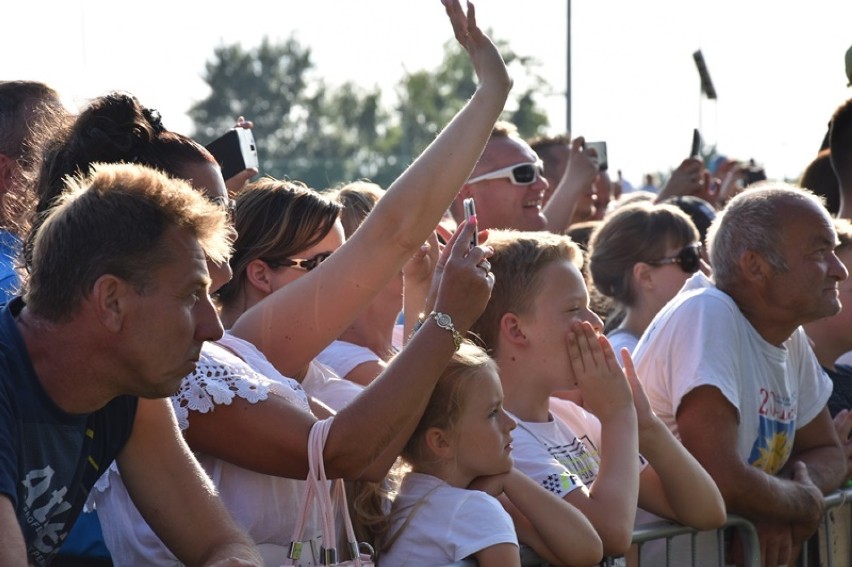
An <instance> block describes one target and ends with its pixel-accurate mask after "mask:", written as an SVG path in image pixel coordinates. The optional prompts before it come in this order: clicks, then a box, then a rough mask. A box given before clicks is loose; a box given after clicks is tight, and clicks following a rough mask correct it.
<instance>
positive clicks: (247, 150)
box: [205, 128, 259, 181]
mask: <svg viewBox="0 0 852 567" xmlns="http://www.w3.org/2000/svg"><path fill="white" fill-rule="evenodd" d="M205 147H206V148H207V150H208V151H209V152H210V153H211V154H213V157H214V158H216V161H217V162H219V165H220V166H221V167H222V177H224V178H225V180H226V181H227V180H228V179H230V178H232V177H233V176H235V175H236V174H238V173H240V172H241V171H245V170H246V169H250V168H255V169H259V163H258V159H257V147H256V146H255V144H254V134H252V133H251V130H250V129H248V128H233V129H231V130H228V131H227V132H225V134H223V135H222V136H220V137H218V138H216V139H215V140H213V141H212V142H210V143H209V144H207V145H206V146H205Z"/></svg>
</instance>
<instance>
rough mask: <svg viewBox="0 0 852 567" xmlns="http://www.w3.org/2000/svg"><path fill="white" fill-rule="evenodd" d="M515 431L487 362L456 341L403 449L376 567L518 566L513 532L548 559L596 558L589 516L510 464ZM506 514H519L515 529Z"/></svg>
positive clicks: (585, 561)
mask: <svg viewBox="0 0 852 567" xmlns="http://www.w3.org/2000/svg"><path fill="white" fill-rule="evenodd" d="M514 428H515V422H514V420H513V419H512V418H511V417H509V416H508V415H507V414H506V412H505V411H503V391H502V389H501V387H500V380H499V378H498V376H497V368H496V364H495V363H494V361H493V360H491V358H490V357H489V356H488V355H487V354H485V352H484V351H483V350H482V349H480V348H478V347H475V346H473V345H471V344H467V343H465V344H463V345H462V347H461V349H460V350H459V351H458V352H457V353H456V354H455V355H454V356H453V358H452V360H451V361H450V363H449V364H448V365H447V369H446V370H445V371H444V373H443V374H442V376H441V378H440V379H439V380H438V383H437V384H436V386H435V390H434V392H433V394H432V397H431V399H430V400H429V404H428V406H427V407H426V411H425V412H424V414H423V417H422V419H421V420H420V423H419V424H418V425H417V428H416V430H415V432H414V434H413V435H412V436H411V439H410V440H409V441H408V443H407V444H406V446H405V449H404V450H403V453H402V456H403V458H404V459H405V461H407V462H408V463H409V464H410V465H411V472H409V473H408V474H407V475H406V476H405V477H404V479H403V481H402V486H401V488H400V491H399V494H398V495H397V497H396V499H395V500H394V503H393V508H392V512H391V516H390V528H389V530H388V536H387V538H386V540H385V543H384V546H383V551H382V552H381V553H380V555H379V558H380V563H381V564H384V565H407V566H409V567H418V566H422V567H427V566H428V567H432V566H434V565H445V564H448V563H452V562H455V561H460V560H463V559H467V558H470V559H475V560H476V562H477V564H478V565H480V567H487V566H500V567H503V566H512V565H520V554H519V548H518V534H520V535H521V537H522V540H523V541H524V542H526V543H529V544H530V545H531V546H532V547H533V549H534V550H535V551H536V552H537V553H538V554H539V555H540V556H542V557H543V558H544V559H546V560H547V561H548V562H550V563H553V564H559V565H562V564H572V565H575V564H583V565H588V564H593V563H595V562H597V561H600V559H601V557H602V554H603V550H602V545H601V541H600V538H599V537H598V536H597V534H596V533H595V531H594V529H593V528H592V526H591V524H590V523H589V522H588V520H586V519H585V517H583V516H582V514H580V513H579V512H578V511H577V510H576V509H575V508H573V507H572V506H571V505H569V504H567V503H565V502H564V501H562V500H561V499H560V498H558V497H556V496H555V495H553V494H551V493H549V492H548V491H547V490H545V489H544V488H542V487H540V486H539V485H538V484H536V483H535V482H534V481H532V480H531V479H529V478H528V477H526V476H525V475H523V474H521V473H519V472H517V471H515V470H514V469H513V468H512V455H511V451H512V436H511V431H512V430H513V429H514ZM496 497H500V500H498V499H497V498H496ZM501 503H502V505H501ZM504 506H505V507H506V508H505V509H504ZM507 509H508V510H509V511H508V512H507ZM516 512H517V513H516ZM513 518H518V519H520V518H523V520H522V523H521V524H519V525H518V528H517V529H518V532H517V533H516V529H515V527H514V525H513ZM566 534H570V537H566Z"/></svg>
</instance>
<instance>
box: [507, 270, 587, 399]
mask: <svg viewBox="0 0 852 567" xmlns="http://www.w3.org/2000/svg"><path fill="white" fill-rule="evenodd" d="M538 281H539V284H538V290H536V295H535V299H534V300H533V304H532V309H531V310H530V312H529V313H525V314H516V316H517V318H518V325H519V332H520V333H521V334H522V335H523V339H524V345H525V348H526V349H527V354H528V356H527V357H526V360H529V361H530V364H535V365H536V368H535V369H533V368H530V372H531V373H535V374H536V376H538V377H541V378H542V382H541V383H542V386H543V387H546V388H550V391H551V392H552V391H557V390H565V389H571V388H573V387H574V386H575V382H576V380H575V379H574V373H573V371H572V369H571V363H570V359H569V358H568V343H567V337H568V333H569V332H571V327H572V326H573V324H574V323H576V322H578V321H588V322H589V323H591V325H592V326H593V327H594V328H595V330H597V331H598V332H600V330H601V329H602V328H603V322H602V321H601V320H600V317H598V316H597V315H596V314H595V313H594V312H593V311H592V310H591V309H589V292H588V290H587V289H586V283H585V281H584V280H583V276H582V275H581V274H580V271H579V270H578V269H577V267H576V266H575V265H574V264H572V263H571V262H570V261H569V260H556V261H554V262H551V263H550V264H548V265H546V266H545V267H543V268H542V269H541V272H540V273H539V275H538ZM546 377H550V380H545V379H544V378H546Z"/></svg>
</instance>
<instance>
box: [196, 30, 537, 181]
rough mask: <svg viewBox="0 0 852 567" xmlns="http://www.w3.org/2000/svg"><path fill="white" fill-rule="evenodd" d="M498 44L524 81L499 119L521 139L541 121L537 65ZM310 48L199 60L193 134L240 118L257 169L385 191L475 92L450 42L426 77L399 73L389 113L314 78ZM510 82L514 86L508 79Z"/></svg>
mask: <svg viewBox="0 0 852 567" xmlns="http://www.w3.org/2000/svg"><path fill="white" fill-rule="evenodd" d="M498 45H500V48H501V52H502V53H504V56H505V58H506V62H507V64H508V65H509V66H510V70H511V71H512V72H513V74H516V73H517V72H520V73H521V74H522V76H523V77H524V78H525V79H526V82H527V83H530V84H532V85H533V86H532V87H528V88H527V89H526V90H525V91H524V92H522V93H521V94H520V95H519V96H518V97H517V98H516V100H515V102H514V105H513V106H514V108H513V109H512V110H511V111H509V112H506V113H504V119H507V120H511V121H513V122H514V123H515V124H516V125H517V126H518V129H519V130H520V132H521V134H522V135H523V136H525V137H526V136H533V135H535V134H537V133H541V132H542V131H543V129H544V128H545V127H546V126H547V118H546V116H545V115H544V113H543V112H542V111H541V110H540V109H539V108H538V106H537V105H536V101H535V92H536V90H537V88H538V89H540V88H545V87H546V84H545V82H544V81H543V80H542V79H541V78H540V77H538V76H537V75H534V74H533V72H532V71H533V69H534V67H535V65H536V63H535V62H534V61H532V60H530V59H528V58H523V57H519V56H517V55H516V54H514V53H513V52H512V51H511V50H510V49H509V48H508V46H506V45H505V44H501V43H500V42H498ZM315 71H316V70H315V68H314V63H313V61H312V59H311V51H310V49H309V48H306V47H303V46H301V45H300V44H299V43H298V42H297V41H296V40H295V39H292V38H291V39H289V40H287V41H286V42H284V43H282V44H272V43H270V41H269V40H268V39H267V38H264V39H263V40H262V42H261V44H260V45H259V46H258V47H256V48H253V49H250V50H244V49H243V48H242V47H241V46H240V45H229V46H220V47H218V48H216V49H215V50H214V53H213V57H212V58H211V60H209V61H208V62H207V64H206V69H205V73H204V76H203V78H204V80H205V81H206V82H207V84H208V85H209V86H210V94H209V96H208V97H207V98H205V99H204V100H202V101H199V102H198V103H196V104H195V105H193V106H192V108H191V109H190V110H189V116H190V118H192V120H193V122H194V124H195V136H196V137H197V138H198V140H199V141H201V142H202V143H207V142H209V141H211V140H212V139H214V138H215V137H217V136H218V135H220V134H221V133H223V132H224V131H225V130H227V129H228V128H230V127H232V126H233V124H234V123H235V121H236V119H237V117H238V116H245V117H246V118H247V119H249V120H252V121H253V122H254V124H255V126H254V136H255V140H256V142H257V147H258V155H259V157H260V160H261V164H260V165H261V172H262V173H264V174H269V175H273V176H275V177H278V178H284V177H288V178H290V179H299V180H302V181H304V182H305V183H306V184H308V185H309V186H311V187H315V188H317V189H325V188H327V187H333V186H336V185H339V184H341V183H345V182H349V181H352V180H355V179H362V178H366V179H370V180H372V181H374V182H376V183H378V184H379V185H381V186H383V187H387V186H388V185H390V183H391V182H392V181H393V180H394V179H396V177H398V176H399V174H400V173H401V172H402V171H403V170H404V169H405V167H407V166H408V164H409V163H411V161H412V160H413V159H414V158H415V157H416V156H417V155H419V154H420V153H421V152H422V151H423V149H425V148H426V146H427V145H428V144H429V143H430V142H431V141H432V140H433V139H434V138H435V136H436V134H437V133H438V132H439V130H440V129H441V128H442V127H443V126H444V125H445V124H447V123H448V122H449V121H450V119H451V118H452V117H453V116H454V115H455V114H456V113H457V112H458V111H459V110H460V109H461V107H462V106H463V105H464V103H465V102H466V101H467V100H468V99H469V98H470V97H471V96H472V95H473V93H474V91H475V90H476V84H477V81H476V76H475V74H474V72H473V68H472V66H471V65H470V62H469V60H468V57H467V54H466V53H464V51H463V50H462V49H461V47H459V46H458V44H456V43H455V42H454V41H450V42H447V44H445V46H444V59H443V61H442V63H441V64H440V65H439V66H438V67H437V68H436V69H433V70H431V71H426V70H420V71H415V72H412V73H408V74H406V75H405V76H404V77H402V78H401V79H400V81H399V82H398V84H397V87H396V89H395V93H393V94H395V95H396V97H395V98H396V101H395V103H394V105H393V110H388V109H387V107H386V106H385V105H384V104H383V100H382V93H380V92H379V91H377V90H373V91H366V90H363V89H362V88H360V87H358V86H357V85H355V84H353V83H351V82H347V83H345V84H343V85H341V86H338V87H334V88H332V87H330V86H329V85H327V84H326V83H325V82H324V81H323V80H322V79H320V78H316V77H315ZM516 84H517V81H516Z"/></svg>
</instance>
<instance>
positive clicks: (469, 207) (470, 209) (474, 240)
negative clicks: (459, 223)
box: [462, 197, 479, 248]
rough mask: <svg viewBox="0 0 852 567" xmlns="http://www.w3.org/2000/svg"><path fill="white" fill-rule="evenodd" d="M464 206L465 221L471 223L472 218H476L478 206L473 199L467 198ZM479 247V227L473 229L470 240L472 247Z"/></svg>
mask: <svg viewBox="0 0 852 567" xmlns="http://www.w3.org/2000/svg"><path fill="white" fill-rule="evenodd" d="M462 203H463V204H464V220H466V221H469V220H470V217H472V216H476V204H475V203H474V202H473V198H472V197H470V198H467V199H465V200H464V201H462ZM474 246H479V230H478V227H473V236H472V237H471V239H470V247H471V248H473V247H474Z"/></svg>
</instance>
